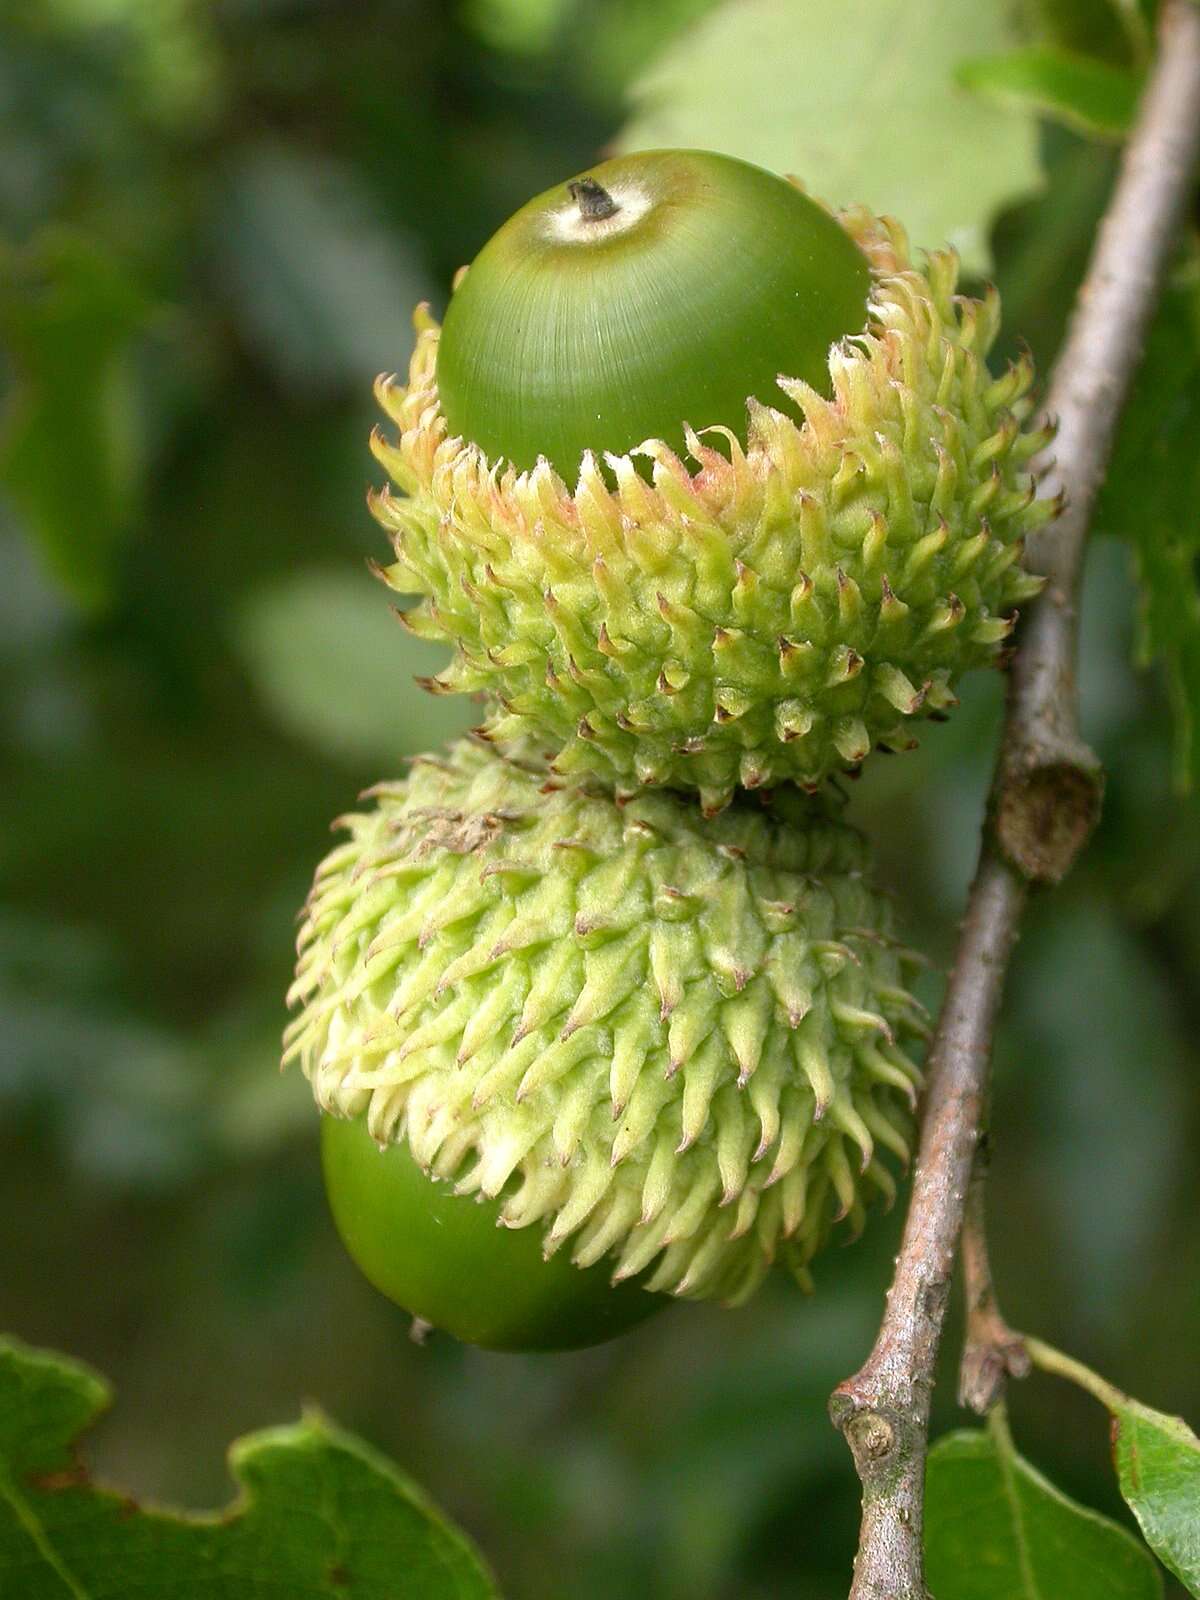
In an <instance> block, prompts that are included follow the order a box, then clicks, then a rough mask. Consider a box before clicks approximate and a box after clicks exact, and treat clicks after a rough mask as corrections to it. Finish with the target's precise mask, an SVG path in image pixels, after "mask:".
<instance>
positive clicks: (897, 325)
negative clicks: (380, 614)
mask: <svg viewBox="0 0 1200 1600" xmlns="http://www.w3.org/2000/svg"><path fill="white" fill-rule="evenodd" d="M956 272H957V264H956V260H955V258H954V256H953V254H952V253H951V252H949V251H935V252H933V253H931V254H930V255H928V256H927V257H926V258H925V259H924V260H923V261H922V262H917V261H914V260H913V258H912V257H911V256H910V254H909V250H908V246H907V242H906V240H905V237H904V233H903V230H902V229H901V228H900V226H899V225H898V224H897V223H895V222H893V221H891V220H890V219H883V218H878V217H875V216H873V215H871V214H870V213H869V212H867V211H866V210H864V209H862V208H856V209H852V210H849V211H845V212H842V213H840V214H838V215H836V216H835V215H833V214H832V213H830V212H829V211H827V210H826V209H825V208H823V207H822V206H820V205H819V204H817V202H815V201H814V200H812V199H810V198H809V197H808V196H807V195H805V194H804V193H803V192H802V191H801V190H800V189H799V188H798V187H797V186H796V185H795V184H793V183H791V182H788V181H785V180H784V179H781V178H778V177H775V176H773V175H771V174H769V173H766V172H763V171H761V170H759V169H757V168H755V167H752V166H749V165H748V164H746V163H745V162H740V161H735V160H733V159H732V158H730V157H726V156H720V155H714V154H711V153H708V152H703V151H653V152H649V153H642V154H637V155H629V156H622V157H618V158H616V159H615V160H612V161H606V162H602V163H599V164H598V165H596V166H594V167H592V168H589V169H588V170H587V171H586V172H584V173H581V174H579V175H578V176H577V177H575V178H573V179H572V180H570V181H569V182H567V183H565V184H560V185H557V186H556V187H555V188H553V189H550V190H548V191H546V193H545V194H543V195H539V196H538V197H537V198H536V199H534V200H532V201H530V202H529V204H528V205H526V206H525V207H523V208H522V209H521V210H520V211H519V212H517V214H516V215H515V216H514V217H513V218H512V219H511V220H510V221H509V222H508V223H506V224H505V225H504V226H503V227H502V228H501V229H500V231H499V232H498V233H497V234H496V235H495V237H494V238H493V239H492V240H491V241H490V242H489V243H488V244H487V245H485V247H484V249H483V250H482V251H481V253H480V255H479V256H478V258H477V259H476V260H475V262H474V263H473V264H472V265H471V267H470V268H469V270H467V272H466V273H465V275H463V276H461V277H460V280H459V282H458V284H457V287H456V289H455V292H454V295H453V297H452V299H451V301H450V306H449V310H448V312H447V314H446V319H445V326H444V328H442V329H439V328H438V327H437V325H436V324H435V323H434V322H433V320H432V319H431V318H430V316H429V315H428V312H427V311H426V310H424V308H421V309H420V310H419V312H418V316H417V326H418V338H417V343H416V348H415V351H414V354H413V357H412V361H411V364H410V369H409V374H408V381H407V382H406V383H401V382H399V381H398V380H397V379H395V378H392V377H385V378H383V379H381V380H380V382H379V384H378V386H377V392H378V396H379V399H380V402H381V404H382V406H383V408H384V410H385V411H386V412H387V414H388V416H389V417H390V419H391V421H392V423H393V424H394V428H395V433H394V434H393V435H392V436H391V437H387V436H385V435H384V434H383V433H382V432H379V431H377V432H376V434H375V436H374V440H373V448H374V450H375V453H376V455H377V456H378V458H379V460H380V461H381V462H382V464H383V465H384V467H385V468H386V470H387V472H388V474H389V477H390V478H391V480H392V484H393V485H394V489H392V488H385V489H383V490H382V491H380V492H379V493H377V494H375V495H373V496H372V506H373V510H374V512H375V514H376V516H377V517H378V519H379V520H380V522H381V523H382V524H383V526H384V527H385V528H386V529H387V530H388V532H389V534H390V536H391V538H392V542H393V546H394V550H395V560H394V563H393V564H392V565H390V566H389V567H388V568H387V569H386V571H384V572H383V573H382V575H383V577H384V578H385V580H386V582H387V583H388V584H389V585H390V586H391V587H392V588H393V589H394V590H396V591H397V592H398V593H401V594H404V595H413V594H416V595H420V596H423V597H424V598H423V599H422V600H421V602H420V603H419V604H417V605H416V606H414V607H412V608H410V609H408V610H407V611H406V612H405V613H404V617H405V621H406V623H407V625H408V626H409V627H410V628H411V629H412V631H413V632H415V633H417V634H418V635H420V636H421V637H424V638H432V639H437V640H443V641H446V642H448V643H449V644H450V645H451V646H452V647H453V652H454V654H453V659H452V661H451V663H450V665H449V666H448V667H447V668H445V669H444V670H443V671H441V672H440V673H438V674H437V675H436V677H434V678H432V679H430V680H427V681H426V687H428V688H430V689H432V690H433V691H434V692H437V693H475V692H480V691H482V692H484V693H487V694H489V695H491V696H493V697H494V698H495V701H496V702H497V708H496V710H495V711H494V712H493V713H492V714H491V715H490V716H489V718H488V720H487V721H486V723H485V724H484V728H483V730H482V731H483V733H484V735H485V736H486V737H487V738H490V739H492V740H494V741H496V742H497V743H498V744H500V745H505V746H507V745H517V746H520V745H521V744H522V743H523V742H525V741H528V740H531V739H532V740H533V741H534V742H536V743H537V744H538V746H539V747H540V748H542V749H544V750H545V751H546V752H547V753H548V754H549V755H550V756H551V757H552V759H553V763H554V767H555V770H556V771H558V772H560V773H563V774H590V775H594V776H595V777H597V778H599V779H600V780H602V781H603V782H605V783H606V784H608V785H609V786H610V787H612V788H613V789H614V790H615V791H616V792H617V793H618V794H625V793H629V792H632V791H633V790H634V789H636V788H638V787H640V786H643V785H666V786H670V787H675V788H681V789H690V790H693V791H698V792H699V795H700V799H701V802H702V804H703V806H704V808H705V810H706V811H708V812H710V813H711V812H714V811H716V810H718V809H720V808H721V807H722V806H724V805H725V804H727V803H728V801H729V799H730V797H731V796H732V794H733V792H734V790H735V789H736V788H738V787H742V788H748V789H755V788H764V787H769V786H772V785H775V784H778V783H780V782H794V783H798V784H801V785H804V786H806V787H809V788H812V787H815V786H817V785H819V784H820V783H821V782H822V780H824V779H825V778H827V777H828V776H829V775H830V774H831V773H834V772H836V771H839V770H847V769H849V770H853V769H856V768H857V767H858V766H859V765H860V764H861V762H862V761H863V760H864V758H865V757H866V756H867V754H868V753H869V752H870V751H871V750H872V748H873V747H875V746H883V747H885V748H888V749H893V750H897V749H907V748H911V747H912V745H913V744H914V742H915V741H914V739H913V734H912V729H913V726H914V724H915V723H916V722H917V721H918V720H919V719H921V718H923V717H926V716H930V715H934V716H940V715H941V714H943V713H944V712H946V711H947V710H948V709H949V708H950V707H952V706H953V705H954V704H955V697H954V685H955V683H956V681H957V680H958V678H959V677H960V676H961V674H962V673H963V672H965V671H966V670H967V669H969V668H971V667H975V666H983V665H986V664H989V663H995V662H996V661H997V659H998V658H999V656H1000V653H1001V651H1002V649H1003V646H1004V642H1005V640H1006V639H1007V637H1008V635H1009V633H1010V632H1011V630H1012V627H1013V624H1014V620H1015V608H1016V607H1017V606H1018V605H1019V604H1020V603H1021V602H1022V601H1023V600H1024V599H1026V598H1028V597H1029V596H1031V595H1032V594H1034V593H1035V592H1036V591H1037V589H1038V587H1039V580H1038V579H1036V578H1034V577H1033V576H1031V575H1030V574H1028V573H1026V572H1024V571H1022V570H1021V567H1020V557H1021V552H1022V546H1023V540H1024V538H1025V535H1026V534H1027V533H1028V532H1030V531H1031V530H1032V529H1034V528H1036V527H1037V526H1039V525H1040V524H1042V523H1043V522H1044V521H1045V520H1046V519H1047V518H1048V517H1049V516H1051V515H1052V514H1053V511H1054V509H1055V508H1054V506H1053V504H1051V503H1049V502H1044V501H1040V500H1038V499H1036V498H1035V493H1034V484H1033V481H1032V478H1031V476H1030V474H1029V471H1028V463H1029V461H1030V458H1031V457H1032V456H1033V455H1034V454H1035V453H1036V452H1037V451H1038V450H1039V449H1040V448H1042V446H1043V445H1044V444H1045V443H1046V442H1047V438H1048V432H1047V430H1046V429H1044V428H1042V429H1037V428H1030V427H1027V426H1026V425H1025V424H1026V420H1027V418H1028V416H1029V413H1030V409H1031V403H1030V399H1029V389H1030V385H1031V382H1032V368H1031V365H1030V362H1029V360H1028V358H1027V357H1022V358H1021V359H1020V360H1018V361H1017V362H1016V363H1014V364H1013V365H1011V366H1010V367H1009V368H1008V370H1007V371H1006V372H1005V373H1003V374H1002V375H1000V376H998V377H993V375H992V374H991V373H990V372H989V370H988V367H987V364H986V357H987V352H988V350H989V348H990V346H991V345H992V343H993V341H994V339H995V336H996V332H997V329H998V326H999V303H998V297H997V296H996V294H995V291H994V290H991V289H989V290H988V291H987V293H986V294H985V295H984V297H983V298H982V299H980V300H976V299H970V298H966V297H963V296H960V295H958V294H957V293H956V292H955V291H956ZM397 491H398V492H397Z"/></svg>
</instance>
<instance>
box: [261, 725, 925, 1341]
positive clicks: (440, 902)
mask: <svg viewBox="0 0 1200 1600" xmlns="http://www.w3.org/2000/svg"><path fill="white" fill-rule="evenodd" d="M373 795H374V798H375V801H376V804H375V807H374V809H372V810H370V811H368V812H365V813H361V814H356V815H352V816H349V817H347V818H345V819H343V822H344V826H345V827H346V828H347V830H348V833H349V838H348V840H347V841H346V842H345V843H344V844H341V845H340V846H338V847H337V848H336V849H335V850H334V851H333V852H332V854H331V855H329V856H328V858H327V859H326V860H325V862H324V863H323V864H322V866H321V867H320V868H319V869H318V872H317V876H316V881H315V884H314V886H313V890H312V893H311V895H310V898H309V901H308V906H307V913H306V917H305V920H304V923H303V927H302V930H301V934H300V941H299V950H300V956H299V962H298V966H297V973H296V980H295V984H294V987H293V990H292V994H291V999H292V1001H293V1002H294V1003H298V1004H299V1005H301V1006H302V1010H301V1012H300V1014H299V1015H298V1016H297V1017H296V1018H295V1019H294V1021H293V1022H292V1024H291V1025H290V1028H289V1031H288V1038H287V1054H286V1057H285V1059H291V1058H298V1059H299V1061H300V1063H301V1065H302V1067H303V1069H304V1071H305V1073H306V1074H307V1076H308V1077H309V1079H310V1080H311V1082H312V1086H313V1091H314V1094H315V1097H316V1099H317V1101H318V1103H319V1104H320V1105H321V1107H322V1108H323V1109H324V1110H325V1111H327V1112H329V1113H331V1114H333V1115H334V1116H336V1117H341V1118H351V1119H359V1120H360V1121H361V1122H363V1123H365V1127H366V1129H367V1130H368V1131H369V1133H370V1135H371V1136H372V1137H373V1139H374V1140H375V1141H376V1142H377V1143H378V1144H379V1145H380V1146H383V1147H387V1146H390V1145H393V1144H400V1145H403V1146H404V1147H405V1148H406V1149H407V1151H408V1152H410V1153H411V1155H412V1157H414V1158H415V1160H416V1162H417V1163H418V1164H419V1166H420V1167H421V1168H422V1169H424V1170H425V1171H426V1172H427V1173H428V1174H429V1176H430V1178H431V1180H435V1181H436V1182H438V1183H440V1184H441V1185H444V1186H445V1187H444V1192H445V1193H446V1194H447V1195H450V1194H453V1193H457V1194H459V1195H463V1196H467V1195H473V1196H477V1197H480V1198H482V1199H485V1200H488V1201H491V1202H495V1204H496V1206H497V1214H498V1218H499V1220H500V1221H501V1222H502V1223H503V1224H505V1225H506V1226H507V1227H509V1228H514V1229H526V1228H528V1229H536V1230H538V1235H539V1237H540V1238H541V1241H542V1247H543V1249H544V1251H545V1253H546V1254H547V1255H551V1254H553V1253H554V1252H555V1251H558V1250H559V1249H562V1250H563V1251H564V1252H566V1253H568V1254H569V1256H570V1258H571V1260H572V1261H573V1262H574V1263H575V1264H576V1265H577V1266H580V1267H584V1268H591V1267H594V1266H595V1265H596V1264H597V1263H603V1264H604V1270H605V1272H606V1273H607V1274H608V1275H610V1276H611V1278H612V1279H613V1280H614V1281H615V1282H617V1283H623V1282H624V1281H625V1280H628V1279H634V1278H637V1279H638V1280H639V1281H640V1282H641V1283H642V1285H643V1286H644V1287H646V1288H648V1289H650V1290H652V1291H666V1292H670V1293H672V1294H675V1295H680V1296H686V1297H706V1296H712V1297H716V1298H719V1299H721V1300H723V1301H726V1302H730V1303H735V1302H738V1301H741V1300H743V1299H744V1298H745V1297H746V1296H747V1295H748V1294H749V1293H750V1292H751V1291H752V1290H753V1288H754V1287H755V1285H756V1284H757V1283H758V1282H759V1281H760V1280H761V1278H762V1277H763V1275H764V1274H765V1272H766V1271H767V1269H768V1267H769V1266H770V1264H771V1262H772V1261H773V1260H775V1259H776V1258H777V1257H780V1258H783V1259H785V1260H786V1261H787V1262H788V1263H789V1264H790V1265H791V1266H792V1268H793V1269H794V1270H795V1271H797V1272H798V1273H800V1274H801V1275H803V1273H804V1269H805V1267H806V1266H807V1263H808V1261H809V1260H810V1258H811V1257H812V1255H813V1254H814V1252H815V1251H816V1250H817V1249H818V1248H819V1247H820V1245H821V1244H822V1243H823V1242H824V1240H825V1239H826V1237H827V1236H828V1234H829V1232H830V1230H831V1228H832V1226H833V1224H834V1223H835V1221H836V1220H837V1219H839V1218H842V1217H849V1218H850V1219H851V1221H852V1223H853V1224H854V1225H855V1226H857V1225H859V1224H860V1223H861V1221H862V1217H863V1213H864V1207H865V1204H866V1202H867V1200H868V1199H869V1198H870V1196H871V1195H872V1194H877V1195H882V1196H883V1197H885V1198H889V1199H890V1197H891V1196H892V1194H893V1193H894V1189H895V1185H894V1180H893V1178H892V1176H891V1174H890V1172H889V1171H888V1169H887V1167H886V1166H885V1164H884V1163H883V1161H881V1159H880V1155H879V1152H880V1150H881V1149H882V1150H884V1151H891V1152H893V1153H894V1154H895V1155H896V1156H898V1157H899V1158H901V1159H902V1160H903V1159H905V1158H906V1157H907V1153H908V1145H909V1134H910V1120H911V1106H912V1102H913V1099H914V1097H915V1090H916V1085H917V1083H918V1077H919V1075H918V1070H917V1068H916V1066H915V1065H914V1063H913V1060H912V1058H911V1056H910V1055H909V1054H908V1052H907V1050H906V1048H905V1041H907V1040H911V1039H913V1038H917V1037H920V1036H922V1035H923V1032H924V1028H923V1022H922V1017H921V1012H920V1008H919V1006H918V1005H917V1003H916V1001H915V1000H914V999H913V998H912V996H911V995H910V993H909V991H908V988H907V986H906V985H907V976H908V971H909V968H910V966H911V963H912V961H913V960H914V959H915V958H914V957H912V955H911V953H910V952H907V951H905V950H904V949H903V948H902V947H901V946H900V945H899V944H898V943H897V941H896V939H895V937H894V935H893V932H892V913H891V907H890V904H889V902H888V901H887V900H886V899H884V898H883V897H881V896H880V894H879V893H878V892H877V891H876V890H874V889H873V888H872V887H871V885H870V882H869V879H868V878H867V876H866V873H867V872H868V870H869V859H868V851H867V846H866V843H865V841H864V839H863V837H862V836H861V835H860V834H859V833H858V832H857V831H855V830H854V829H852V828H850V827H848V826H846V825H845V824H844V823H843V822H842V821H840V820H839V819H838V817H837V816H836V814H835V812H834V809H833V807H832V802H831V801H826V800H825V799H824V798H819V799H818V798H810V797H807V796H805V795H803V794H802V793H800V792H799V791H798V790H795V789H792V790H788V791H786V792H784V793H781V794H780V796H779V797H778V799H777V803H776V805H775V806H774V807H773V808H772V809H771V810H770V811H767V810H765V809H764V808H762V807H761V806H759V805H757V804H754V803H752V802H750V801H749V800H745V799H743V800H740V801H738V802H737V803H735V804H734V805H732V806H731V807H729V808H728V809H727V810H726V811H724V812H723V813H722V814H721V815H720V816H719V817H716V818H713V819H709V820H705V819H704V818H703V817H702V816H701V814H700V812H699V810H698V809H697V808H696V807H695V806H694V805H690V804H688V803H687V802H686V801H685V800H684V799H683V798H681V797H679V796H676V795H672V794H668V793H660V792H650V791H643V792H642V793H641V794H639V795H638V796H637V797H636V798H634V799H632V800H630V801H629V802H628V803H626V804H624V805H619V804H617V803H616V802H615V801H614V800H613V799H612V798H611V797H610V796H609V795H607V794H605V793H603V792H601V791H599V790H597V789H593V788H590V787H588V786H586V785H580V784H578V783H576V782H568V781H566V780H563V779H558V778H554V777H552V776H551V775H550V774H549V773H548V772H547V770H546V769H545V767H544V766H542V765H541V764H540V763H539V762H537V761H535V760H526V759H520V760H518V759H513V758H508V759H506V758H502V757H500V756H499V755H497V754H496V753H495V752H494V751H493V750H490V749H488V748H486V747H484V746H481V745H480V744H479V743H477V742H474V741H469V740H466V741H462V742H460V743H458V744H456V745H454V746H453V747H452V748H451V750H450V751H449V753H448V754H447V756H446V757H444V758H434V757H429V756H425V757H421V758H419V759H418V760H417V761H415V762H414V764H413V767H412V771H411V774H410V776H409V777H408V778H407V779H406V780H404V781H402V782H397V783H389V784H383V785H380V786H379V787H378V788H377V789H376V790H374V791H373ZM398 1181H399V1180H398ZM404 1181H407V1180H404ZM368 1203H373V1202H369V1201H368V1200H367V1199H364V1198H362V1197H361V1196H360V1195H359V1194H358V1192H357V1191H356V1193H355V1195H354V1196H352V1197H350V1198H349V1199H346V1197H345V1196H343V1206H342V1218H341V1220H342V1222H343V1230H344V1231H345V1232H346V1234H347V1237H348V1238H350V1237H351V1235H352V1233H353V1232H354V1230H355V1226H356V1223H355V1208H356V1207H360V1206H363V1205H366V1204H368ZM335 1209H337V1206H336V1204H335ZM371 1248H372V1249H373V1251H374V1255H373V1258H372V1265H373V1267H374V1270H373V1272H372V1275H373V1276H375V1277H376V1280H377V1281H384V1282H385V1286H386V1279H387V1277H388V1266H387V1261H386V1248H385V1255H384V1259H382V1260H381V1259H380V1254H379V1248H378V1240H377V1239H373V1240H372V1244H371ZM442 1288H443V1289H444V1285H443V1286H442ZM439 1292H442V1290H439ZM413 1309H417V1310H420V1307H419V1306H416V1307H413ZM622 1315H623V1316H624V1317H625V1320H629V1318H628V1315H627V1314H626V1313H622Z"/></svg>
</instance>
